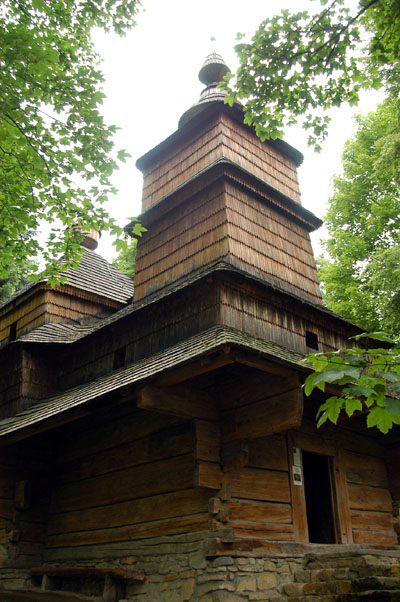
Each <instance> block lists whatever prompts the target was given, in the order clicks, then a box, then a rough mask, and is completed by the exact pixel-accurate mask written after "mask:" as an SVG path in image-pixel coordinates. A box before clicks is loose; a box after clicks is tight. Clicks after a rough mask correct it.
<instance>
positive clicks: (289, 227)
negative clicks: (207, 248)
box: [225, 181, 321, 303]
mask: <svg viewBox="0 0 400 602" xmlns="http://www.w3.org/2000/svg"><path fill="white" fill-rule="evenodd" d="M225 194H226V206H227V224H228V241H229V255H230V258H231V261H232V263H233V264H234V265H237V266H238V267H240V268H242V269H244V270H246V271H249V272H250V273H252V274H255V275H257V276H267V277H268V278H272V279H273V281H275V282H277V283H282V284H283V286H284V287H285V288H287V289H288V290H291V291H293V292H294V293H298V294H300V295H301V296H306V297H307V298H309V299H311V300H312V301H314V302H317V303H320V302H321V292H320V289H319V280H318V276H317V269H316V265H315V260H314V254H313V250H312V247H311V242H310V237H309V234H308V231H307V230H306V229H305V228H304V226H301V225H300V224H299V223H296V221H294V220H293V219H291V218H290V217H288V216H286V215H284V214H283V213H281V212H278V211H277V209H276V208H274V207H273V205H271V204H267V203H265V202H263V201H261V200H259V199H258V198H255V197H254V196H252V195H251V194H250V193H249V192H247V191H245V190H243V189H241V188H239V187H238V186H235V185H234V184H233V183H232V182H229V181H227V182H226V190H225Z"/></svg>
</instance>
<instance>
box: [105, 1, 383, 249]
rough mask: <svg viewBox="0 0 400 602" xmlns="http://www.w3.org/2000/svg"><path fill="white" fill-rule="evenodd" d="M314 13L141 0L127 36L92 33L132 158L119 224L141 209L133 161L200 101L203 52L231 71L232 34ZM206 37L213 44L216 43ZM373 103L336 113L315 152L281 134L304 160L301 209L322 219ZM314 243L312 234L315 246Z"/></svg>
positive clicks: (110, 113)
mask: <svg viewBox="0 0 400 602" xmlns="http://www.w3.org/2000/svg"><path fill="white" fill-rule="evenodd" d="M350 1H352V0H349V2H350ZM318 7H319V2H316V1H315V0H274V1H271V0H245V1H244V0H240V1H239V0H201V2H194V1H190V0H143V9H142V10H141V12H140V14H139V15H138V19H137V27H136V28H134V29H133V30H132V31H130V32H129V33H128V34H127V36H126V37H125V38H119V37H118V36H115V35H114V34H111V33H109V34H105V33H103V32H96V33H95V35H94V40H95V44H96V48H97V50H98V52H99V54H100V55H101V57H102V59H103V64H102V70H103V72H104V74H105V77H106V84H105V88H104V91H105V93H106V96H107V99H106V100H105V102H104V105H103V113H104V115H105V117H106V120H107V122H108V123H109V124H111V123H113V124H115V125H117V126H119V127H120V128H121V129H120V130H119V132H118V135H117V137H116V144H117V148H124V149H126V150H127V151H128V152H129V153H130V154H131V155H132V158H131V159H129V160H128V161H127V163H126V165H124V166H123V167H121V168H120V170H118V172H116V174H115V177H114V183H115V185H116V187H117V188H118V189H119V191H120V192H119V194H118V196H117V197H115V199H114V200H113V201H112V203H111V205H110V206H109V211H110V213H111V214H112V215H113V216H115V217H117V218H118V220H119V221H120V223H121V224H123V225H124V224H125V223H126V222H127V220H128V218H131V217H133V216H135V215H138V214H139V213H140V211H141V207H140V201H141V188H142V176H141V174H140V172H139V171H138V170H137V169H136V167H135V162H136V160H137V159H138V158H139V157H140V156H141V155H142V154H144V153H145V152H147V151H148V150H150V149H151V148H152V147H153V146H155V145H156V144H158V143H159V142H161V141H162V140H163V139H164V138H166V137H167V136H169V135H170V134H171V133H172V132H174V131H175V130H176V128H177V124H178V120H179V117H180V116H181V115H182V113H183V112H184V111H185V110H186V109H188V108H189V107H190V106H191V105H192V104H194V103H195V102H197V100H198V97H199V95H200V92H201V90H202V89H203V85H202V84H201V83H200V82H199V80H198V78H197V74H198V72H199V69H200V67H201V66H202V64H203V62H204V60H205V58H206V56H207V54H209V53H210V52H211V51H212V50H213V49H214V48H215V50H216V51H217V52H219V53H220V54H221V55H222V56H223V58H224V60H225V62H226V63H227V64H228V66H229V67H230V69H232V70H234V69H235V68H236V67H237V59H236V54H235V52H234V50H233V47H234V45H235V37H236V34H237V32H241V33H246V34H247V35H248V37H251V35H252V34H253V33H254V31H255V29H256V28H257V26H258V24H259V23H260V22H261V21H262V20H263V19H264V18H265V17H267V16H272V15H273V14H275V13H277V12H280V11H281V9H283V8H288V9H290V10H291V11H300V10H304V9H308V10H318ZM211 37H215V38H216V42H215V43H214V44H213V43H211V41H210V38H211ZM377 99H378V96H377V95H371V94H367V95H365V97H364V98H363V102H362V106H361V107H360V108H359V109H358V110H356V111H354V110H350V109H347V108H341V109H340V110H336V111H335V112H333V114H332V117H333V122H332V125H331V128H330V135H329V138H328V140H327V142H326V143H325V144H324V148H323V151H322V152H321V153H320V154H315V153H314V151H313V150H311V149H308V148H307V144H306V133H305V132H303V131H302V130H300V129H298V128H296V129H294V130H291V131H288V132H287V134H286V135H285V140H286V141H287V142H289V143H290V144H292V145H293V146H295V147H296V148H297V149H299V150H300V151H301V152H302V153H303V154H304V156H305V160H304V162H303V165H302V166H301V167H300V169H299V178H300V187H301V191H302V203H303V205H304V206H305V207H306V208H307V209H309V210H311V211H313V212H314V213H315V214H316V215H318V216H319V217H323V215H324V213H325V205H326V201H327V200H328V198H329V195H330V180H331V177H332V175H333V174H335V173H337V172H338V171H339V170H340V164H341V163H340V157H341V151H342V146H343V143H344V142H345V140H346V139H347V138H348V137H349V135H350V134H351V132H352V127H353V126H352V117H351V116H352V114H354V113H355V112H358V111H359V110H362V111H363V112H366V111H368V110H371V109H372V108H373V107H374V105H375V103H376V101H377ZM317 239H318V235H317V236H315V235H314V236H313V242H314V243H315V242H316V241H317ZM98 250H99V252H100V253H101V254H102V255H103V256H105V257H107V259H110V258H111V257H112V256H113V255H115V252H114V250H113V249H112V248H111V247H110V242H109V240H108V238H107V237H106V236H103V238H102V241H101V243H100V246H99V249H98ZM317 252H318V246H317Z"/></svg>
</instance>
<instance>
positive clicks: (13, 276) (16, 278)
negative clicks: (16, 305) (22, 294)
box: [0, 260, 37, 303]
mask: <svg viewBox="0 0 400 602" xmlns="http://www.w3.org/2000/svg"><path fill="white" fill-rule="evenodd" d="M36 269H37V266H36V263H35V262H33V261H28V260H25V261H24V262H22V263H18V264H11V265H8V266H6V271H7V276H6V277H4V278H2V279H0V303H3V302H4V301H6V300H7V299H8V298H9V297H11V295H13V294H14V293H15V292H16V291H17V290H19V289H20V288H21V287H22V286H23V285H24V284H26V283H27V282H28V280H29V276H30V274H32V272H34V271H36Z"/></svg>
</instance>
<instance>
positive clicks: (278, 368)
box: [234, 310, 293, 378]
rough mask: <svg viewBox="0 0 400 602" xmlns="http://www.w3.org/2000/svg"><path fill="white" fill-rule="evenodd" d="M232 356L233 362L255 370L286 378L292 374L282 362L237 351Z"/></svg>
mask: <svg viewBox="0 0 400 602" xmlns="http://www.w3.org/2000/svg"><path fill="white" fill-rule="evenodd" d="M239 311H240V310H239ZM234 358H235V362H238V363H239V364H244V365H245V366H250V367H251V368H256V369H257V370H263V371H264V372H268V373H269V374H278V375H279V376H284V377H288V378H290V377H291V376H292V375H293V372H292V371H291V370H290V369H289V368H287V367H286V366H284V365H283V364H279V363H278V362H271V361H268V360H266V359H264V358H260V357H257V356H256V355H252V354H249V353H240V352H238V351H237V352H235V354H234Z"/></svg>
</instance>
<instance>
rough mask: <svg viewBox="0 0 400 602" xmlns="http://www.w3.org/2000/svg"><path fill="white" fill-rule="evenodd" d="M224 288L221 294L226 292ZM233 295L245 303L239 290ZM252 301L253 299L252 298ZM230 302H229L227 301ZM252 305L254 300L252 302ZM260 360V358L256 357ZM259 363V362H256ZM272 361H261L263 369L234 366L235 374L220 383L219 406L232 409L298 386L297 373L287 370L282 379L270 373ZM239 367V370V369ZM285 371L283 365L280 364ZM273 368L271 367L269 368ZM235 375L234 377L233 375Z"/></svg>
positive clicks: (280, 375) (280, 376)
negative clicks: (243, 372) (244, 374)
mask: <svg viewBox="0 0 400 602" xmlns="http://www.w3.org/2000/svg"><path fill="white" fill-rule="evenodd" d="M226 292H227V291H226V289H225V288H224V291H223V294H224V295H225V294H226ZM235 295H236V296H239V297H240V299H241V302H242V303H243V304H245V300H244V294H242V293H241V291H240V290H237V291H235ZM252 301H253V300H252ZM228 304H230V302H228ZM253 305H254V302H253ZM258 361H259V362H260V361H261V358H258ZM258 365H259V364H258ZM271 365H272V362H268V361H267V362H266V363H265V364H264V363H263V370H262V371H261V370H259V369H258V368H256V369H254V370H249V369H248V368H247V367H244V365H243V366H238V367H236V366H235V368H236V370H235V371H236V373H237V376H236V375H231V374H230V375H229V376H230V377H229V379H226V381H225V382H223V383H222V384H221V392H222V394H221V407H222V408H223V409H224V410H232V409H233V408H236V407H239V406H244V405H247V404H248V403H253V402H255V401H260V400H262V399H265V398H266V396H268V397H274V395H279V394H281V393H284V392H285V391H291V390H292V389H294V388H296V387H297V386H300V382H299V378H298V375H297V374H296V375H294V376H291V375H290V372H288V376H287V377H285V379H284V380H283V379H282V374H279V375H276V374H271V373H270V368H271ZM240 368H241V370H239V369H240ZM282 368H283V370H284V371H285V369H284V367H283V366H282ZM271 369H273V368H271ZM242 370H246V371H247V373H246V376H245V377H243V374H242V373H241V371H242ZM235 376H236V377H235ZM249 378H250V379H251V387H249Z"/></svg>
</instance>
